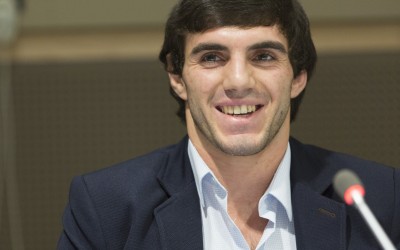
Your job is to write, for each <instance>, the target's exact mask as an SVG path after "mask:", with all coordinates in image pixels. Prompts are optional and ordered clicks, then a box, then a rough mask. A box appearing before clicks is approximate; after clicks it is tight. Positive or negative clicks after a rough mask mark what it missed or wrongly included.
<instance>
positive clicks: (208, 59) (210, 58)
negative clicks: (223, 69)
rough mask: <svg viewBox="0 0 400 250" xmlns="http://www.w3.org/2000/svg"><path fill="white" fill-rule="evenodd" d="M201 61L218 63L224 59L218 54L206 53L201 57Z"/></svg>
mask: <svg viewBox="0 0 400 250" xmlns="http://www.w3.org/2000/svg"><path fill="white" fill-rule="evenodd" d="M201 61H202V62H205V63H216V62H218V61H222V59H221V58H220V57H219V56H218V55H216V54H206V55H204V56H202V57H201Z"/></svg>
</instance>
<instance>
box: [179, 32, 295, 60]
mask: <svg viewBox="0 0 400 250" xmlns="http://www.w3.org/2000/svg"><path fill="white" fill-rule="evenodd" d="M265 41H273V42H278V43H281V44H282V45H283V46H284V48H285V49H286V50H287V49H288V42H287V39H286V37H285V36H284V35H283V34H282V32H281V31H280V29H279V27H278V26H277V25H273V26H257V27H251V28H242V27H235V26H233V27H231V26H228V27H220V28H215V29H211V30H206V31H205V32H201V33H189V34H188V35H187V36H186V43H185V52H186V53H188V52H189V53H190V51H191V50H192V49H193V48H194V47H196V46H197V45H199V44H207V43H212V44H221V45H223V46H225V47H228V48H242V47H249V46H251V45H252V44H256V43H260V42H265ZM186 53H185V54H186Z"/></svg>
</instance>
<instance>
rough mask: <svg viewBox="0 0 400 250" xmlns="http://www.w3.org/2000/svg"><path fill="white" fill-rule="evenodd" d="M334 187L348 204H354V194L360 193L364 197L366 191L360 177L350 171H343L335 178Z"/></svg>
mask: <svg viewBox="0 0 400 250" xmlns="http://www.w3.org/2000/svg"><path fill="white" fill-rule="evenodd" d="M333 187H334V188H335V191H336V193H337V194H338V195H339V196H340V197H341V198H342V199H343V200H344V201H345V202H346V203H347V204H348V205H352V204H353V198H352V193H353V192H354V191H357V192H359V193H360V194H361V195H362V196H364V194H365V190H364V187H363V184H362V182H361V180H360V179H359V178H358V176H357V175H356V174H355V173H354V172H353V171H351V170H349V169H342V170H340V171H339V172H337V173H336V175H335V176H334V177H333Z"/></svg>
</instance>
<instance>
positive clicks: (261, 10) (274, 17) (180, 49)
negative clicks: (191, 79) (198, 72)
mask: <svg viewBox="0 0 400 250" xmlns="http://www.w3.org/2000/svg"><path fill="white" fill-rule="evenodd" d="M275 24H276V25H278V27H279V28H280V30H281V32H282V34H283V35H284V36H285V37H286V39H287V40H288V45H289V59H290V63H291V65H292V68H293V73H294V76H295V77H296V76H297V75H298V74H299V73H300V72H301V71H303V70H305V71H307V75H308V80H309V79H310V78H311V75H312V73H313V70H314V67H315V64H316V60H317V54H316V51H315V47H314V43H313V41H312V39H311V32H310V27H309V21H308V18H307V15H306V14H305V12H304V10H303V8H302V6H301V5H300V3H299V2H298V1H297V0H181V1H180V2H179V3H178V4H177V5H175V7H174V8H173V9H172V12H171V14H170V16H169V18H168V20H167V23H166V27H165V37H164V44H163V46H162V49H161V51H160V55H159V59H160V61H161V62H162V63H163V64H164V67H165V69H166V70H167V71H168V72H169V73H172V74H177V75H182V70H183V65H184V58H185V55H184V49H185V39H186V35H187V34H189V33H200V32H204V31H207V30H210V29H213V28H218V27H225V26H236V27H242V28H251V27H256V26H272V25H275ZM170 93H171V94H172V96H173V97H174V98H175V99H176V100H177V101H178V103H179V109H178V112H177V115H178V116H179V117H180V118H181V119H182V120H183V121H184V122H185V102H184V101H183V100H182V99H181V98H180V97H179V96H178V95H177V94H176V93H175V92H174V90H173V89H172V88H171V87H170ZM303 96H304V91H303V92H302V93H301V94H300V95H298V96H297V97H296V98H294V99H292V100H291V114H290V118H291V121H293V120H294V119H295V117H296V114H297V111H298V108H299V105H300V103H301V100H302V98H303Z"/></svg>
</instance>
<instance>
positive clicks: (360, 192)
mask: <svg viewBox="0 0 400 250" xmlns="http://www.w3.org/2000/svg"><path fill="white" fill-rule="evenodd" d="M333 187H334V188H335V190H336V193H337V194H338V195H339V196H340V197H341V198H342V199H343V200H344V201H345V202H346V204H347V205H354V206H355V207H356V208H357V209H358V211H359V212H360V213H361V215H362V217H363V218H364V221H365V222H366V223H367V225H368V226H369V228H370V229H371V231H372V233H373V234H374V235H375V237H376V239H377V240H378V242H379V244H380V245H381V247H382V248H383V249H385V250H396V248H395V247H394V245H393V243H392V242H391V241H390V239H389V237H388V236H387V234H386V233H385V231H384V230H383V229H382V227H381V225H380V224H379V222H378V221H377V219H376V218H375V216H374V214H373V213H372V212H371V210H370V209H369V207H368V205H367V203H365V200H364V195H365V189H364V186H363V184H362V182H361V180H360V179H359V178H358V176H357V175H356V174H355V173H354V172H353V171H351V170H348V169H342V170H340V171H339V172H337V173H336V175H335V177H334V178H333Z"/></svg>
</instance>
